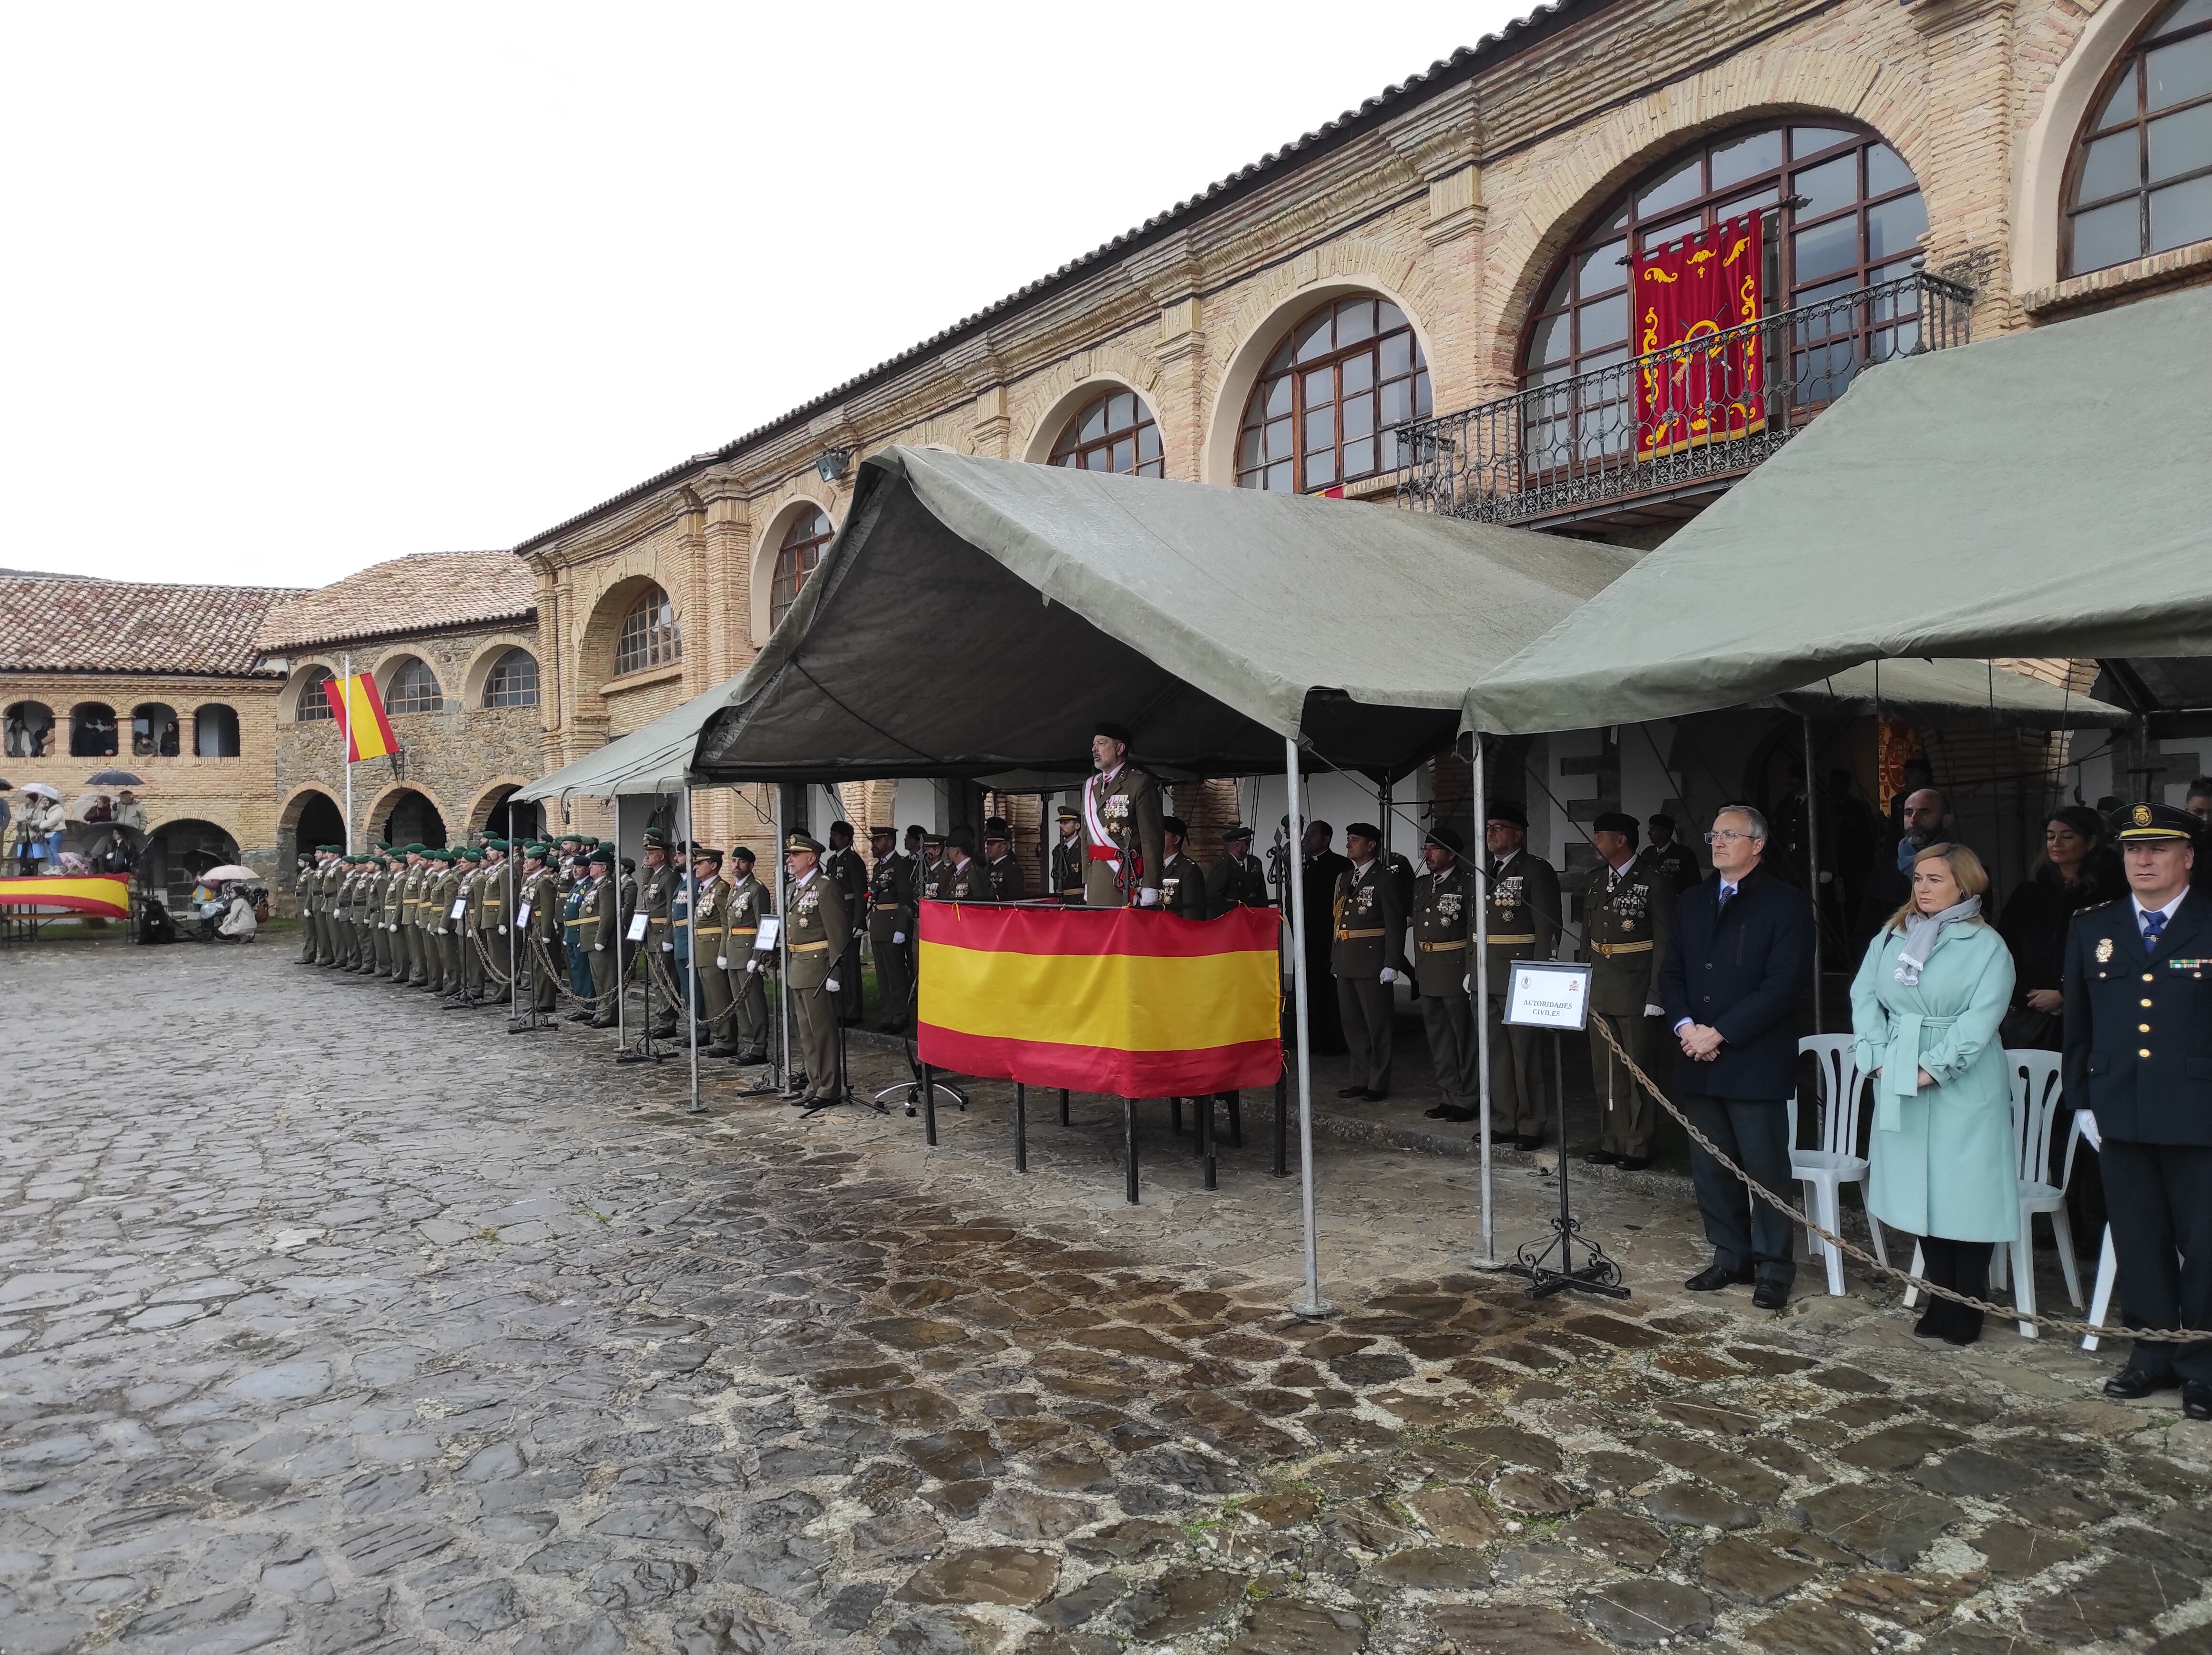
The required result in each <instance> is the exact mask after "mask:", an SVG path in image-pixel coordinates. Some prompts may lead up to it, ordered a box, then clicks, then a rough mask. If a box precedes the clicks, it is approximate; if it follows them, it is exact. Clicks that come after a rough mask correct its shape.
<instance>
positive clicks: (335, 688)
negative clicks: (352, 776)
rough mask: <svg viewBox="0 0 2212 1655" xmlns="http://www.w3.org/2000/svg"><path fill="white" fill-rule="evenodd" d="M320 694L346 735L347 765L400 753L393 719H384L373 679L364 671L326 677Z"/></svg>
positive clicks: (382, 699) (382, 700)
mask: <svg viewBox="0 0 2212 1655" xmlns="http://www.w3.org/2000/svg"><path fill="white" fill-rule="evenodd" d="M323 694H325V696H327V697H328V698H329V700H330V703H331V712H332V713H333V714H335V715H336V716H337V719H338V722H339V724H341V726H343V729H344V731H345V732H346V762H347V763H348V764H358V763H360V762H361V761H362V760H363V759H382V758H388V757H390V756H391V755H392V754H394V753H397V752H398V750H399V738H398V737H396V736H394V735H393V734H392V720H391V719H389V718H386V717H385V716H384V697H383V696H381V695H380V694H377V692H376V680H375V679H374V678H372V677H370V676H368V674H367V673H365V672H362V673H351V674H349V675H348V676H345V677H343V678H328V679H325V680H324V682H323Z"/></svg>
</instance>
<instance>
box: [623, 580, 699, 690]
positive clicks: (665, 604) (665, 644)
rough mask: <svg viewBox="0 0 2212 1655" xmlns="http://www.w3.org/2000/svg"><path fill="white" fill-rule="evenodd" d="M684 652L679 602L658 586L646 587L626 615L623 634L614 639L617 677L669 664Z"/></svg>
mask: <svg viewBox="0 0 2212 1655" xmlns="http://www.w3.org/2000/svg"><path fill="white" fill-rule="evenodd" d="M683 653H684V640H683V637H682V635H681V634H678V631H677V629H676V605H675V604H674V603H671V601H670V600H669V597H668V594H667V593H666V592H665V591H661V589H660V588H659V587H658V586H648V587H647V588H646V589H645V591H643V592H642V593H641V594H640V595H639V597H638V600H637V602H636V603H633V604H631V605H630V606H629V614H628V615H624V616H623V623H622V635H621V636H620V637H619V638H618V639H617V640H616V642H615V676H617V678H619V677H620V676H622V675H623V673H625V672H643V671H644V670H646V669H647V668H648V667H665V666H670V665H672V664H674V663H675V662H676V661H677V660H678V658H681V657H682V655H683Z"/></svg>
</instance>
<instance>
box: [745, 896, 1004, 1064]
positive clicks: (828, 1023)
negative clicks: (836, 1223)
mask: <svg viewBox="0 0 2212 1655" xmlns="http://www.w3.org/2000/svg"><path fill="white" fill-rule="evenodd" d="M968 865H969V867H971V868H972V867H974V866H975V864H974V863H973V862H970V863H969V864H968ZM784 914H785V920H784V924H785V928H786V932H785V934H786V936H787V937H788V939H789V943H788V946H789V949H790V952H791V974H790V977H789V979H788V986H789V988H790V990H791V993H792V996H793V999H794V1000H795V1001H796V1002H797V1003H798V1009H799V1053H800V1056H801V1057H802V1058H803V1059H804V1060H805V1067H806V1100H807V1101H808V1102H809V1103H815V1104H829V1103H835V1102H837V1101H838V1100H839V1096H840V1093H839V1088H840V1085H841V1084H842V1077H841V1076H839V1075H838V1073H837V1008H836V1005H835V1004H834V1003H833V1002H832V999H831V997H830V994H829V991H828V990H827V989H826V988H825V987H824V986H823V985H825V984H827V983H828V982H829V980H830V979H832V978H834V977H836V973H837V971H838V968H839V961H840V959H841V949H842V944H843V943H844V940H845V938H846V937H847V936H848V935H849V934H850V930H851V921H850V920H849V919H848V917H847V915H846V912H845V893H844V891H843V890H842V888H840V887H839V886H838V883H837V882H836V880H834V879H832V878H831V877H829V875H828V874H827V873H825V872H823V870H822V869H821V868H820V867H819V866H817V868H816V869H815V870H814V871H813V873H812V874H811V875H810V876H808V877H807V879H806V881H805V883H803V884H801V883H799V882H793V885H792V887H791V891H790V894H789V896H788V897H787V899H786V904H785V909H784Z"/></svg>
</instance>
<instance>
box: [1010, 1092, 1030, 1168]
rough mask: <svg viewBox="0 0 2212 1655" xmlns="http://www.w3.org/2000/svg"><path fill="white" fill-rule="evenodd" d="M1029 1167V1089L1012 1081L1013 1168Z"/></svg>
mask: <svg viewBox="0 0 2212 1655" xmlns="http://www.w3.org/2000/svg"><path fill="white" fill-rule="evenodd" d="M1029 1169H1030V1089H1029V1088H1028V1087H1026V1086H1024V1085H1023V1084H1022V1083H1021V1082H1019V1081H1016V1082H1014V1170H1015V1171H1016V1172H1018V1173H1026V1172H1027V1171H1029Z"/></svg>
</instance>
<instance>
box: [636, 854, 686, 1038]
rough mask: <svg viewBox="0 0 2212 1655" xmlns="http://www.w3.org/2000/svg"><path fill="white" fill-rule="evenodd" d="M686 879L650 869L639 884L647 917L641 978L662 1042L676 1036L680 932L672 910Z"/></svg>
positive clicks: (641, 947) (666, 867) (639, 897)
mask: <svg viewBox="0 0 2212 1655" xmlns="http://www.w3.org/2000/svg"><path fill="white" fill-rule="evenodd" d="M683 877H684V876H683V875H682V874H680V873H678V872H677V870H676V869H675V867H674V866H673V865H672V864H670V865H664V866H662V867H659V868H647V870H645V876H644V877H643V878H642V879H641V880H639V881H638V884H637V906H638V907H639V908H640V909H641V911H642V912H644V914H645V941H644V942H643V943H640V944H639V945H638V949H639V952H641V954H644V955H647V960H646V962H645V964H644V965H643V966H641V967H639V974H640V975H641V977H642V978H643V979H645V992H646V998H647V1003H649V1004H650V1005H651V1006H652V1007H653V1028H652V1033H653V1036H654V1038H656V1039H659V1040H665V1039H666V1038H667V1037H668V1036H669V1035H671V1034H674V1033H675V1032H676V1019H677V1012H678V1005H677V1000H678V995H677V993H676V991H674V990H673V989H671V987H670V986H669V984H670V979H672V978H673V977H674V976H675V974H676V973H674V972H673V971H672V970H671V969H670V967H671V966H672V965H673V964H674V962H675V958H676V932H675V930H674V927H673V925H672V924H671V919H670V915H669V909H670V906H671V904H673V902H674V901H675V900H676V887H677V885H678V882H680V881H681V880H682V879H683Z"/></svg>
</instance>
